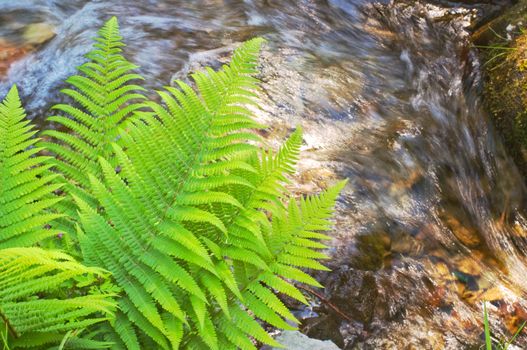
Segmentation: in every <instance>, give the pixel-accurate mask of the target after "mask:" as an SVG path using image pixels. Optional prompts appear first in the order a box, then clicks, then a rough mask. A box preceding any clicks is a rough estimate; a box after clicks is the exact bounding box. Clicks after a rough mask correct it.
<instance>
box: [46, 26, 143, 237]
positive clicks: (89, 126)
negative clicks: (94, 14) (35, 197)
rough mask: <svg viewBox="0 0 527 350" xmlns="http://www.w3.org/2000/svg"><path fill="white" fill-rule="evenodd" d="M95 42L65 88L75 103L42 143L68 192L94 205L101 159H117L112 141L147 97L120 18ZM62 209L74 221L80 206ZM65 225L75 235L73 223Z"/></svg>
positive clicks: (64, 107)
mask: <svg viewBox="0 0 527 350" xmlns="http://www.w3.org/2000/svg"><path fill="white" fill-rule="evenodd" d="M95 41H96V43H95V44H94V46H93V50H92V51H91V52H90V53H89V54H87V55H86V58H87V59H88V60H89V61H88V62H86V63H84V64H83V65H81V66H80V67H79V68H78V70H79V71H80V73H81V75H75V76H72V77H70V78H68V79H67V80H66V82H67V83H68V84H70V85H71V88H67V89H64V90H62V92H63V93H64V94H65V95H67V96H69V97H70V98H71V100H72V101H73V104H72V105H69V104H58V105H55V106H54V107H53V110H55V111H57V112H58V113H59V114H58V115H55V116H51V117H49V118H48V120H49V121H51V122H53V123H54V124H55V125H57V126H58V127H57V128H55V129H53V130H47V131H45V132H43V136H44V137H45V139H46V140H47V141H46V142H43V143H42V146H43V147H46V149H47V150H48V151H50V152H51V153H53V154H54V156H55V158H56V159H53V160H52V162H51V164H53V167H54V169H55V171H56V172H58V173H59V174H62V175H63V177H64V180H65V182H66V186H65V188H64V189H65V191H66V192H67V194H72V195H76V196H78V197H81V198H83V199H84V200H86V201H89V202H91V203H93V199H92V197H91V195H90V194H89V191H87V189H88V188H89V186H90V182H89V178H88V174H92V175H94V176H99V175H100V174H101V169H100V167H99V162H98V158H99V157H104V158H106V159H108V160H110V161H111V160H112V158H113V148H112V143H113V142H116V141H117V140H118V138H119V135H120V134H121V133H122V132H123V130H124V129H125V128H126V123H127V121H128V119H129V118H130V117H131V116H132V115H133V113H134V112H135V111H137V110H138V109H139V108H141V103H140V102H142V101H143V100H144V99H145V97H144V95H143V94H142V92H143V91H145V89H144V88H142V87H141V86H139V85H136V84H135V82H136V81H139V80H142V79H143V78H142V77H141V76H140V75H138V74H135V73H133V71H134V70H135V69H137V68H138V67H137V66H136V65H134V64H132V63H130V62H128V61H127V60H126V59H125V58H124V57H123V55H122V54H121V51H122V47H124V46H125V45H124V44H123V43H122V37H121V36H120V34H119V25H118V23H117V19H116V18H115V17H112V18H111V19H110V20H109V21H108V22H106V23H105V25H104V26H103V27H102V28H101V29H100V30H99V32H98V37H96V38H95ZM57 210H58V211H60V212H65V213H67V214H69V216H71V217H74V216H75V215H76V211H77V208H76V207H75V206H74V204H73V202H72V201H71V200H69V199H68V200H64V201H62V202H61V203H60V204H59V205H58V206H57ZM65 224H66V229H68V230H69V231H70V232H71V231H72V229H71V225H68V224H67V223H65Z"/></svg>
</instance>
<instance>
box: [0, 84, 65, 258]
mask: <svg viewBox="0 0 527 350" xmlns="http://www.w3.org/2000/svg"><path fill="white" fill-rule="evenodd" d="M32 129H33V127H32V126H31V125H30V124H29V121H26V120H25V112H24V109H23V108H22V105H21V102H20V98H19V97H18V91H17V88H16V87H15V86H14V87H13V88H11V90H10V91H9V93H8V94H7V96H6V98H5V100H4V101H3V102H2V104H0V249H2V248H9V247H21V246H30V245H33V244H35V243H37V242H40V241H42V240H44V239H45V238H49V237H52V236H53V235H55V234H57V233H58V232H57V231H55V230H51V229H46V228H45V227H44V226H45V225H46V224H47V223H48V222H50V221H52V220H54V219H56V218H58V217H59V216H60V215H59V214H44V211H45V210H46V209H47V208H50V207H51V206H53V205H54V204H55V203H57V202H58V201H59V200H60V199H59V198H53V197H51V194H52V192H53V191H55V190H58V189H59V188H60V185H59V184H53V183H52V182H53V180H54V178H56V177H57V175H52V174H49V173H48V172H47V169H49V167H50V166H49V165H48V164H46V163H45V162H46V161H47V160H49V157H43V156H35V155H36V154H37V153H38V152H39V151H41V150H42V149H41V148H37V147H33V145H34V144H35V143H36V142H37V141H38V140H37V139H35V138H32V136H33V135H34V134H35V133H36V131H33V130H32Z"/></svg>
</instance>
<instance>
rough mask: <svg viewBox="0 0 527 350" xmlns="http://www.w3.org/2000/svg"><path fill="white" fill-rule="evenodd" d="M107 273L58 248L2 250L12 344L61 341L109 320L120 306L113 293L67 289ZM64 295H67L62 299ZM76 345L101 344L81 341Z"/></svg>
mask: <svg viewBox="0 0 527 350" xmlns="http://www.w3.org/2000/svg"><path fill="white" fill-rule="evenodd" d="M105 276H106V273H105V272H104V271H103V270H101V269H98V268H89V267H85V266H83V265H81V264H79V263H78V262H76V261H75V260H73V258H71V257H70V256H68V255H66V254H64V253H61V252H58V251H52V250H43V249H41V248H6V249H1V250H0V316H1V321H2V322H0V326H4V327H7V329H8V331H9V332H8V333H9V337H10V344H11V346H12V347H13V348H19V347H21V348H29V347H32V348H41V347H42V346H44V345H46V344H49V345H51V344H53V343H55V344H58V343H60V342H61V340H62V338H63V337H64V334H65V333H66V332H68V331H73V330H78V329H84V328H87V327H89V326H92V325H94V324H97V323H100V322H103V321H107V320H108V319H109V317H111V316H112V314H113V312H114V308H115V305H114V303H113V301H112V300H111V299H110V297H109V295H105V294H100V293H97V292H96V293H88V294H86V295H77V296H68V295H67V293H65V291H66V290H70V289H71V287H72V286H73V285H81V284H82V285H90V284H93V283H96V282H97V279H98V278H103V277H105ZM61 294H64V297H63V298H57V295H61ZM72 341H73V339H72ZM73 343H79V344H84V345H86V344H88V343H90V344H92V345H95V344H97V342H96V341H93V340H92V341H91V342H88V340H86V341H81V340H79V339H77V340H75V341H73ZM84 345H83V346H84ZM99 345H100V344H99ZM86 348H87V347H86Z"/></svg>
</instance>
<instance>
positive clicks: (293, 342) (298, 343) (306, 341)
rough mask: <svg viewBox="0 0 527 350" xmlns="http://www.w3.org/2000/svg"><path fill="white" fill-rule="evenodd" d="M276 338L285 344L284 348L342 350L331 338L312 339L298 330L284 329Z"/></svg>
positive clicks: (293, 349)
mask: <svg viewBox="0 0 527 350" xmlns="http://www.w3.org/2000/svg"><path fill="white" fill-rule="evenodd" d="M276 340H277V341H278V342H279V343H280V344H282V345H284V346H285V348H284V349H282V350H341V349H340V348H339V347H338V346H336V345H335V344H334V343H333V342H332V341H330V340H324V341H322V340H318V339H311V338H309V337H308V336H306V335H304V334H302V333H300V332H298V331H284V332H282V334H280V335H279V336H277V337H276ZM272 350H279V349H278V348H272Z"/></svg>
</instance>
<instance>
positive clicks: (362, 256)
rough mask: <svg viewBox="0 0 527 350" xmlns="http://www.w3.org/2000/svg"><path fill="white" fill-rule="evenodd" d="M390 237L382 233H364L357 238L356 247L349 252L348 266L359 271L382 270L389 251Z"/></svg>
mask: <svg viewBox="0 0 527 350" xmlns="http://www.w3.org/2000/svg"><path fill="white" fill-rule="evenodd" d="M390 244H391V240H390V236H389V235H388V234H387V233H386V232H384V231H377V232H373V233H369V232H368V233H364V234H361V235H359V236H358V237H357V241H356V247H355V248H354V249H353V250H351V251H350V265H351V266H353V267H354V268H357V269H360V270H371V271H374V270H378V269H380V268H382V266H383V264H384V260H385V258H386V256H387V255H388V254H389V250H390Z"/></svg>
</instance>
